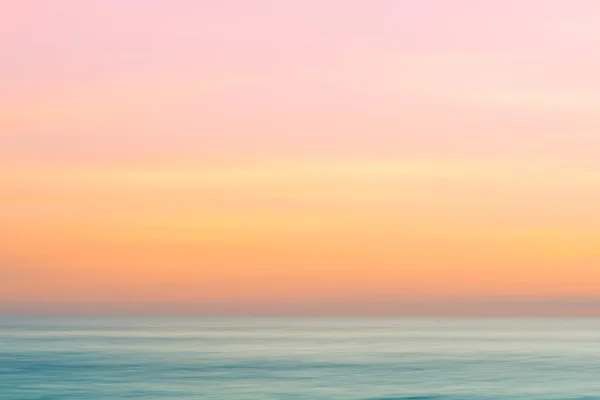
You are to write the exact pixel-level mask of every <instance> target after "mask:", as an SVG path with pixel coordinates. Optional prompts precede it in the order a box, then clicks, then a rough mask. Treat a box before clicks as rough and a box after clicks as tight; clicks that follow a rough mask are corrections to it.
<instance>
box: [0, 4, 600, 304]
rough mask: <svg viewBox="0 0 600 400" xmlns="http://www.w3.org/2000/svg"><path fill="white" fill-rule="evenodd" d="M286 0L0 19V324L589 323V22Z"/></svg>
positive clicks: (598, 240)
mask: <svg viewBox="0 0 600 400" xmlns="http://www.w3.org/2000/svg"><path fill="white" fill-rule="evenodd" d="M282 3H285V4H279V3H277V4H273V3H272V2H267V1H266V0H265V1H262V0H259V1H256V2H252V6H251V7H250V6H249V5H248V4H249V3H247V2H243V1H241V0H225V1H203V2H191V1H184V0H177V1H174V2H169V3H168V4H167V3H162V4H158V3H157V4H154V3H153V4H147V3H146V2H141V1H140V0H127V1H116V0H109V1H106V2H102V3H101V4H100V3H99V4H93V5H92V4H91V3H86V4H82V2H77V1H75V0H61V1H58V2H49V1H44V0H27V1H23V2H21V3H19V5H15V4H9V3H8V2H2V1H0V14H1V15H5V16H8V18H7V20H8V21H10V23H9V24H8V23H7V24H1V20H0V25H3V26H5V27H4V28H0V49H1V50H2V52H3V54H5V55H7V58H6V59H7V60H8V62H7V63H4V62H3V63H2V64H3V65H2V66H1V67H0V312H10V313H20V312H41V313H54V312H68V313H73V312H75V313H82V314H85V313H96V312H111V313H114V312H118V313H200V314H284V315H286V314H289V315H296V314H343V315H352V314H374V315H379V314H474V315H508V314H511V315H521V314H540V315H552V314H557V315H558V314H560V315H565V314H566V315H588V314H595V313H598V312H600V302H596V300H595V299H596V298H598V294H599V293H600V267H599V266H600V212H598V211H597V208H598V204H600V162H599V161H598V160H600V157H598V149H599V148H600V134H598V132H599V130H598V128H600V119H599V117H598V115H600V114H599V113H598V111H600V97H599V96H598V93H599V89H600V87H598V86H599V85H598V79H597V71H598V68H599V67H600V58H599V57H598V56H597V55H596V54H594V52H591V51H590V49H591V48H592V47H591V46H592V44H593V43H595V42H596V39H600V28H599V27H598V25H597V24H596V23H595V21H593V20H592V19H591V18H590V15H592V14H593V13H594V12H595V13H596V15H597V13H598V12H600V4H598V3H597V2H595V1H585V0H580V1H572V2H571V1H569V2H566V0H565V1H559V0H545V1H542V0H523V1H519V2H518V3H517V2H510V1H489V2H485V4H486V5H482V3H483V2H479V1H476V0H458V1H454V2H452V4H453V7H448V4H449V3H450V2H445V1H444V0H435V1H428V2H408V1H406V2H404V1H392V0H374V1H369V2H365V1H358V0H356V1H342V0H327V1H324V2H312V1H307V2H282ZM0 18H6V17H0Z"/></svg>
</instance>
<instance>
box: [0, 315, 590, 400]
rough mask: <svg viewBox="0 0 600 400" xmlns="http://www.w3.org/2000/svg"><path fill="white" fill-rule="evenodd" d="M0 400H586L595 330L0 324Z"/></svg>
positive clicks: (522, 323)
mask: <svg viewBox="0 0 600 400" xmlns="http://www.w3.org/2000/svg"><path fill="white" fill-rule="evenodd" d="M0 399H1V400H126V399H127V400H130V399H147V400H190V399H205V400H213V399H214V400H265V399H277V400H334V399H337V400H365V399H368V400H402V399H404V400H428V399H431V400H436V399H437V400H496V399H498V400H501V399H502V400H508V399H519V400H534V399H539V400H551V399H561V400H563V399H564V400H584V399H585V400H592V399H600V320H595V319H525V318H521V319H476V318H472V319H459V318H437V319H436V318H245V317H244V318H242V317H239V318H224V317H222V318H221V317H219V318H216V317H215V318H212V317H211V318H208V317H202V318H170V317H169V318H167V317H163V318H125V317H121V318H88V317H86V318H58V317H54V318H51V317H44V318H33V317H27V318H26V317H3V318H0Z"/></svg>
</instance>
